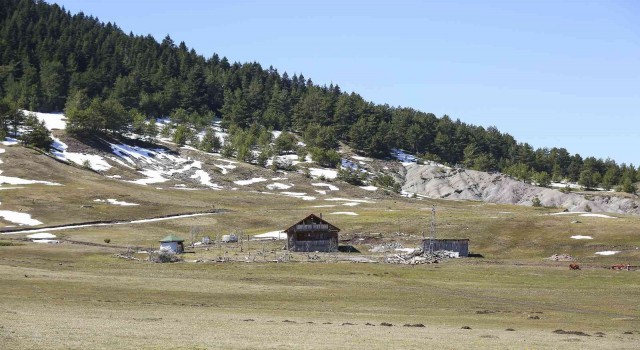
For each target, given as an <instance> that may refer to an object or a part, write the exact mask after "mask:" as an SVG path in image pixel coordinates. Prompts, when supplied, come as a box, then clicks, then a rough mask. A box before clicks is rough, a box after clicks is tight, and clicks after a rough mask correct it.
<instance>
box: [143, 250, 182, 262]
mask: <svg viewBox="0 0 640 350" xmlns="http://www.w3.org/2000/svg"><path fill="white" fill-rule="evenodd" d="M149 261H151V262H154V263H171V262H178V261H182V258H180V257H179V256H177V255H176V254H174V253H172V252H168V251H151V252H150V253H149Z"/></svg>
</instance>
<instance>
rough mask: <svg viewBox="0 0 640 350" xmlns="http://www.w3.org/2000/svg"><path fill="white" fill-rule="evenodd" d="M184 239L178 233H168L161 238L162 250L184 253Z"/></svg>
mask: <svg viewBox="0 0 640 350" xmlns="http://www.w3.org/2000/svg"><path fill="white" fill-rule="evenodd" d="M183 242H184V239H182V238H180V237H178V236H176V235H168V236H167V237H165V238H163V239H162V240H160V250H161V251H164V252H172V253H174V254H182V253H183V252H184V244H183Z"/></svg>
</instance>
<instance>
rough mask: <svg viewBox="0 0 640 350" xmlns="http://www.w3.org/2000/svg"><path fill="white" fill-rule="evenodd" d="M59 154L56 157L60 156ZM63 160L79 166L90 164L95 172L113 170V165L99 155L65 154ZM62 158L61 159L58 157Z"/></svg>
mask: <svg viewBox="0 0 640 350" xmlns="http://www.w3.org/2000/svg"><path fill="white" fill-rule="evenodd" d="M58 154H60V153H57V154H56V156H58ZM62 154H63V158H64V159H66V160H68V161H71V162H74V163H76V164H79V165H84V164H85V162H88V163H89V167H90V168H91V169H93V170H95V171H105V170H109V169H111V165H110V164H109V163H107V162H106V161H105V160H104V158H102V157H101V156H99V155H97V154H85V153H74V152H64V153H62ZM58 158H61V157H58Z"/></svg>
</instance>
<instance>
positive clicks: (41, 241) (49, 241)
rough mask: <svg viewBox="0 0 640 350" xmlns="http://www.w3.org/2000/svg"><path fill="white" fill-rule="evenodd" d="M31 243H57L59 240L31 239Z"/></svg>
mask: <svg viewBox="0 0 640 350" xmlns="http://www.w3.org/2000/svg"><path fill="white" fill-rule="evenodd" d="M31 242H33V243H46V244H58V243H60V241H58V240H57V239H32V240H31Z"/></svg>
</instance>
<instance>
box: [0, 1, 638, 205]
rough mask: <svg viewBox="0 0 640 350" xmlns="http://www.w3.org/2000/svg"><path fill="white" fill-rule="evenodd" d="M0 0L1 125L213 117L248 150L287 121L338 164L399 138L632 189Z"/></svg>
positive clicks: (44, 8)
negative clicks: (55, 119)
mask: <svg viewBox="0 0 640 350" xmlns="http://www.w3.org/2000/svg"><path fill="white" fill-rule="evenodd" d="M0 4H1V6H0V98H2V101H3V103H2V105H0V129H2V131H0V132H2V133H5V134H7V133H10V132H11V130H12V129H11V128H12V125H13V130H14V131H15V128H16V127H17V124H24V123H26V121H19V122H16V121H15V120H16V118H15V116H12V115H13V114H12V113H9V112H8V111H10V110H15V108H23V109H28V110H33V111H42V112H54V111H55V112H60V111H64V112H65V113H66V114H67V117H68V119H69V123H68V125H69V126H68V129H69V131H70V132H73V133H76V134H77V135H79V136H90V135H93V134H95V133H109V134H113V135H119V134H122V133H125V132H129V131H132V130H134V129H135V130H138V131H140V132H142V131H144V130H141V129H145V128H146V127H144V125H149V124H148V123H146V122H145V120H152V121H155V118H154V117H161V116H170V117H171V120H172V121H173V122H174V123H175V125H176V126H177V127H178V129H177V130H176V131H177V132H179V133H181V135H184V136H181V138H183V139H184V138H186V139H188V138H189V133H193V132H199V131H203V130H206V129H207V128H208V127H209V126H210V125H211V123H212V121H213V120H214V118H221V119H222V123H223V125H224V126H225V127H226V128H229V129H230V130H232V131H233V134H234V135H236V139H241V140H242V141H241V142H239V144H242V145H244V153H245V154H246V153H247V152H246V149H248V148H251V147H254V146H256V145H259V144H264V140H263V138H264V137H262V136H264V135H265V134H266V131H269V130H284V131H291V132H296V133H299V134H300V135H303V138H304V140H305V142H306V144H307V146H308V147H309V151H310V152H311V153H312V154H314V157H316V155H317V157H316V158H326V159H329V161H328V162H327V163H329V164H335V160H334V158H335V156H336V153H335V149H337V147H338V146H339V144H340V142H343V143H345V144H347V145H349V146H350V147H351V148H353V149H354V150H356V151H357V152H358V153H361V154H364V155H369V156H373V157H386V156H388V155H389V153H390V151H391V149H393V148H400V149H405V150H407V151H409V152H412V153H414V154H417V155H419V157H420V158H421V159H425V160H434V161H438V162H443V163H447V164H452V165H455V164H459V165H462V166H465V167H468V168H472V169H476V170H483V171H491V170H499V171H502V172H505V173H508V174H510V175H512V176H515V177H517V178H520V179H522V180H526V181H534V182H536V183H539V184H542V185H544V184H548V183H549V181H551V180H555V181H560V180H563V179H567V180H570V181H574V182H575V181H578V182H579V183H580V184H582V185H583V186H585V187H597V186H602V187H604V188H606V189H610V188H615V187H618V188H619V189H620V190H623V191H626V192H634V191H635V187H634V185H633V183H634V182H635V181H636V176H637V174H636V169H635V168H634V166H633V165H625V164H617V163H616V162H615V161H613V160H610V159H607V160H602V159H596V158H594V157H587V158H582V157H581V156H580V155H578V154H570V153H569V152H568V151H567V150H566V149H564V148H555V147H554V148H551V149H548V148H539V149H533V147H532V146H530V145H529V144H526V143H519V142H517V141H516V140H515V139H514V138H513V137H512V136H510V135H509V134H506V133H501V132H500V131H499V130H498V129H497V128H495V127H488V128H484V127H481V126H475V125H469V124H466V123H463V122H461V121H460V120H452V119H451V118H450V117H448V116H446V115H445V116H442V117H440V118H438V117H436V116H435V115H434V114H432V113H425V112H422V111H417V110H415V109H412V108H404V107H392V106H389V105H386V104H385V105H379V104H374V103H371V102H368V101H365V100H364V99H363V98H362V97H361V96H359V95H358V94H356V93H346V92H343V91H341V89H340V87H339V86H338V85H330V86H326V85H322V86H320V85H317V84H315V83H314V82H313V81H312V80H311V79H310V78H307V77H305V76H304V75H303V74H301V73H300V74H293V75H292V76H290V75H289V74H287V73H286V72H283V73H280V72H278V70H277V69H275V68H273V67H269V68H268V69H265V68H263V67H262V66H261V65H260V64H258V63H256V62H253V63H238V62H233V63H232V62H230V61H229V60H228V59H227V58H226V57H220V56H218V55H217V54H214V55H213V56H212V57H209V58H205V57H203V56H201V55H199V54H197V53H196V52H195V51H194V50H193V49H189V48H188V47H187V45H186V44H185V43H184V42H181V43H178V44H176V43H175V42H174V41H173V40H172V39H171V37H170V36H169V35H167V36H166V37H165V38H164V39H163V40H162V41H161V42H157V41H156V40H155V39H154V38H153V37H152V36H150V35H147V36H140V35H134V34H133V33H129V34H126V33H124V32H123V31H122V30H121V29H119V28H118V27H117V26H116V25H115V24H112V23H103V22H100V21H99V20H98V19H97V18H95V17H92V16H87V15H85V14H83V13H78V14H75V15H74V14H71V13H69V12H68V11H66V10H65V9H64V8H61V7H59V6H58V5H55V4H47V3H45V2H44V1H34V0H0ZM12 108H13V109H12ZM12 120H14V122H13V123H12ZM29 122H30V123H34V121H33V120H31V121H29ZM523 122H527V121H523ZM531 122H533V121H531ZM36 124H37V123H36ZM35 127H36V128H37V125H36V126H35ZM150 132H151V133H152V134H155V132H156V130H153V129H152V130H151V131H150ZM283 135H286V133H283ZM280 141H281V142H285V141H287V140H280ZM217 147H220V145H217ZM240 151H241V150H240V149H235V150H234V149H227V150H226V152H228V153H229V154H237V153H238V152H240ZM248 153H250V152H248Z"/></svg>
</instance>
